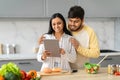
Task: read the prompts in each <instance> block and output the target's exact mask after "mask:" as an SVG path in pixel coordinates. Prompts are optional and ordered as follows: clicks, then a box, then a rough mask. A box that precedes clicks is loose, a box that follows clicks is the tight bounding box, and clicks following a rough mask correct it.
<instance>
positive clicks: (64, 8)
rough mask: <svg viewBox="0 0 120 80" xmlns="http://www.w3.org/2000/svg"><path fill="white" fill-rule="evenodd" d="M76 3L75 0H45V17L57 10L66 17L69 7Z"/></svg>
mask: <svg viewBox="0 0 120 80" xmlns="http://www.w3.org/2000/svg"><path fill="white" fill-rule="evenodd" d="M76 4H77V0H46V17H50V16H51V15H53V13H58V12H59V13H62V14H63V15H64V17H67V15H68V10H69V8H70V7H71V6H74V5H76Z"/></svg>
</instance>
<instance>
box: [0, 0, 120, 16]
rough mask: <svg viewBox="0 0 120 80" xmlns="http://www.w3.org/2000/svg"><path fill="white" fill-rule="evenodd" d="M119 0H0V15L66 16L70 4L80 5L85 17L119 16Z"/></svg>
mask: <svg viewBox="0 0 120 80" xmlns="http://www.w3.org/2000/svg"><path fill="white" fill-rule="evenodd" d="M119 3H120V0H0V17H7V18H8V17H18V18H21V17H23V18H48V17H50V16H51V15H52V14H54V13H58V12H59V13H62V14H63V16H64V17H67V15H68V10H69V9H70V7H71V6H74V5H80V6H82V7H83V8H84V9H85V17H120V10H119V7H120V5H119Z"/></svg>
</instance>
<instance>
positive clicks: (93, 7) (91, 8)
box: [78, 0, 120, 17]
mask: <svg viewBox="0 0 120 80" xmlns="http://www.w3.org/2000/svg"><path fill="white" fill-rule="evenodd" d="M78 4H79V5H81V6H82V7H83V8H84V9H85V12H86V13H85V14H86V15H85V16H86V17H120V10H119V7H120V0H78Z"/></svg>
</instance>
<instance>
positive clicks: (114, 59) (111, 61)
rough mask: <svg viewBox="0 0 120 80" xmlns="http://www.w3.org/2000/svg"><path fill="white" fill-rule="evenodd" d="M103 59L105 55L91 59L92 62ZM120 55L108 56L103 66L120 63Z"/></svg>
mask: <svg viewBox="0 0 120 80" xmlns="http://www.w3.org/2000/svg"><path fill="white" fill-rule="evenodd" d="M102 59H103V56H101V57H99V58H97V59H90V62H91V63H98V62H99V61H100V60H102ZM119 59H120V56H108V57H107V58H106V59H105V60H104V61H103V62H102V63H101V64H100V66H102V67H107V66H108V64H120V61H119Z"/></svg>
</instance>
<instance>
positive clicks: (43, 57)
mask: <svg viewBox="0 0 120 80" xmlns="http://www.w3.org/2000/svg"><path fill="white" fill-rule="evenodd" d="M50 55H51V52H50V51H47V50H45V51H44V52H43V55H42V57H41V59H42V60H45V59H46V58H47V57H49V56H50Z"/></svg>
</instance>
